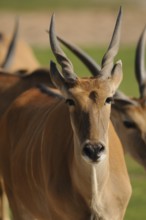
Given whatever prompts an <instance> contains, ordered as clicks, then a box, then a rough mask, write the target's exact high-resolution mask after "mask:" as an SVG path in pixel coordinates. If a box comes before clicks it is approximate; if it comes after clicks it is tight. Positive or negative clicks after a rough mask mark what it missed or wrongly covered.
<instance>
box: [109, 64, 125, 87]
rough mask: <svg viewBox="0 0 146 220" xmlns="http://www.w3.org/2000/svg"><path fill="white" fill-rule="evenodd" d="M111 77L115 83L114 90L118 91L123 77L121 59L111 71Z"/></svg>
mask: <svg viewBox="0 0 146 220" xmlns="http://www.w3.org/2000/svg"><path fill="white" fill-rule="evenodd" d="M111 79H112V82H113V85H114V91H116V90H117V89H118V87H119V85H120V83H121V81H122V79H123V71H122V62H121V60H119V61H118V62H117V63H116V64H115V65H114V67H113V69H112V73H111Z"/></svg>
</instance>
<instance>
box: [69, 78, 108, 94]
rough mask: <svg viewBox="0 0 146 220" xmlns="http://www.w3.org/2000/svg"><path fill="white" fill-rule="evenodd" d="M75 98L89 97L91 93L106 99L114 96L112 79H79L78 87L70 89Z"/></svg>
mask: <svg viewBox="0 0 146 220" xmlns="http://www.w3.org/2000/svg"><path fill="white" fill-rule="evenodd" d="M70 93H71V94H72V95H73V96H80V95H81V96H82V95H83V94H84V96H86V97H89V96H90V94H91V93H95V94H96V95H97V96H98V97H102V96H103V97H104V96H105V97H106V96H108V95H111V94H112V87H111V82H110V79H107V80H104V79H102V78H96V79H95V78H88V79H86V78H84V79H79V80H78V81H77V83H76V85H75V86H74V87H73V88H71V89H70Z"/></svg>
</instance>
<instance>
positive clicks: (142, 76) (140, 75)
mask: <svg viewBox="0 0 146 220" xmlns="http://www.w3.org/2000/svg"><path fill="white" fill-rule="evenodd" d="M145 42H146V26H145V28H144V30H143V32H142V34H141V35H140V38H139V40H138V43H137V47H136V54H135V75H136V79H137V82H138V85H139V91H140V95H141V97H144V96H146V69H145Z"/></svg>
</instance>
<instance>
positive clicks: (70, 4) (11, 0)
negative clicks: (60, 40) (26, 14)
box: [0, 0, 136, 11]
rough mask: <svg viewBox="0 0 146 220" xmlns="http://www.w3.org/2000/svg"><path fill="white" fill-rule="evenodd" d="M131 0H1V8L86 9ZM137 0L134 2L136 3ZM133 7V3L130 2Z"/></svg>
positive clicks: (112, 5)
mask: <svg viewBox="0 0 146 220" xmlns="http://www.w3.org/2000/svg"><path fill="white" fill-rule="evenodd" d="M130 3H131V2H130V0H122V1H121V0H119V1H117V0H110V1H108V0H70V1H68V0H31V1H30V0H25V1H23V0H1V1H0V10H23V11H31V10H47V11H48V10H50V9H65V8H67V9H68V8H71V9H85V8H94V7H100V8H101V7H104V8H105V7H106V8H114V7H117V6H118V7H119V5H121V4H122V5H127V4H130ZM135 4H136V2H135V3H134V5H135ZM130 7H131V4H130Z"/></svg>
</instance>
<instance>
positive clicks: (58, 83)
mask: <svg viewBox="0 0 146 220" xmlns="http://www.w3.org/2000/svg"><path fill="white" fill-rule="evenodd" d="M50 76H51V80H52V82H53V84H54V85H55V87H57V88H58V89H59V90H61V91H62V90H63V89H64V88H65V87H66V83H65V79H64V78H63V76H62V75H61V73H60V72H59V70H58V69H57V66H56V64H55V63H54V62H53V61H51V62H50Z"/></svg>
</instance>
